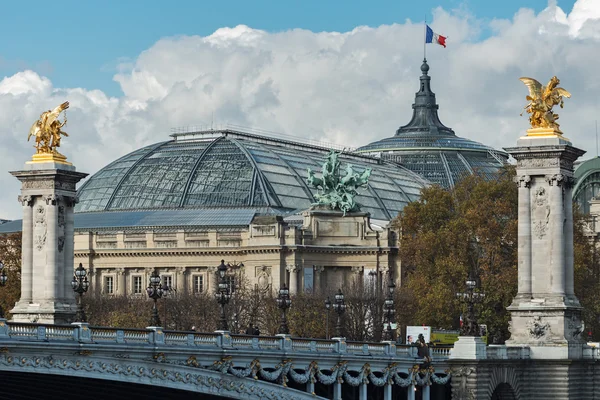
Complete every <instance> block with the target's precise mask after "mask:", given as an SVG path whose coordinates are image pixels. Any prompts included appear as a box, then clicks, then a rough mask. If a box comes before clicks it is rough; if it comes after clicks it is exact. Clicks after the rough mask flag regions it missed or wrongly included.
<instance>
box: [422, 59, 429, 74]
mask: <svg viewBox="0 0 600 400" xmlns="http://www.w3.org/2000/svg"><path fill="white" fill-rule="evenodd" d="M421 72H423V75H427V72H429V64H427V59H426V58H424V59H423V64H421Z"/></svg>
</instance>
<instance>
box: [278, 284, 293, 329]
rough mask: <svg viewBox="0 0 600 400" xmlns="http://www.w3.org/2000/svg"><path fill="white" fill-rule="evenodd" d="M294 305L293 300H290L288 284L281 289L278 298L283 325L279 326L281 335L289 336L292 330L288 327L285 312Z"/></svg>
mask: <svg viewBox="0 0 600 400" xmlns="http://www.w3.org/2000/svg"><path fill="white" fill-rule="evenodd" d="M291 305H292V299H290V290H289V289H288V288H287V286H286V284H285V283H284V284H283V287H282V288H281V289H279V295H278V296H277V307H279V308H280V309H281V324H280V325H279V334H280V335H289V334H290V328H288V325H287V318H286V315H285V312H286V311H287V309H288V308H290V306H291Z"/></svg>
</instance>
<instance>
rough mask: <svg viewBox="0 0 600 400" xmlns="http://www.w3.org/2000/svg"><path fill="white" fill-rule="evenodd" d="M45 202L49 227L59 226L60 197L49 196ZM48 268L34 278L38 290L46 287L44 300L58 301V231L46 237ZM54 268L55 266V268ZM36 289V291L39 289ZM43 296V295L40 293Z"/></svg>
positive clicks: (49, 231) (50, 232)
mask: <svg viewBox="0 0 600 400" xmlns="http://www.w3.org/2000/svg"><path fill="white" fill-rule="evenodd" d="M44 200H45V201H46V224H47V226H56V225H58V210H57V203H58V201H59V198H58V196H56V195H55V194H50V195H47V196H46V197H45V198H44ZM46 246H47V248H46V268H45V269H44V274H43V275H41V276H39V275H37V276H34V280H35V279H37V281H38V285H36V286H37V288H39V289H40V291H41V289H42V288H43V287H45V294H44V295H42V296H43V298H44V299H52V300H54V299H56V298H57V294H58V290H57V286H58V276H57V275H58V272H59V265H58V263H57V261H58V259H57V252H58V238H57V232H56V229H48V231H47V236H46ZM53 266H55V267H54V268H53ZM37 288H36V289H37ZM40 294H41V293H40Z"/></svg>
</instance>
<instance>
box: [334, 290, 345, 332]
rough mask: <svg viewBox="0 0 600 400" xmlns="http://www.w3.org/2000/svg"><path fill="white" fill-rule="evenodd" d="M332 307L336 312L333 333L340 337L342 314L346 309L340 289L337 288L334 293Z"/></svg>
mask: <svg viewBox="0 0 600 400" xmlns="http://www.w3.org/2000/svg"><path fill="white" fill-rule="evenodd" d="M333 309H334V311H335V312H336V313H337V323H336V324H335V334H336V336H337V337H342V314H343V313H344V312H345V311H346V303H345V302H344V293H342V289H338V292H337V293H336V294H335V302H334V303H333Z"/></svg>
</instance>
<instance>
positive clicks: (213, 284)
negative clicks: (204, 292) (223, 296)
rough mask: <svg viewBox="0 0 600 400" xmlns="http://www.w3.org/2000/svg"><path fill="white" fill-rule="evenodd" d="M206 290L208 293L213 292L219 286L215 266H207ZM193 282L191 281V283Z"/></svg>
mask: <svg viewBox="0 0 600 400" xmlns="http://www.w3.org/2000/svg"><path fill="white" fill-rule="evenodd" d="M207 271H208V291H209V293H215V292H216V291H217V288H218V287H219V275H218V274H217V267H208V268H207ZM193 284H194V283H193V282H192V285H193Z"/></svg>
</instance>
